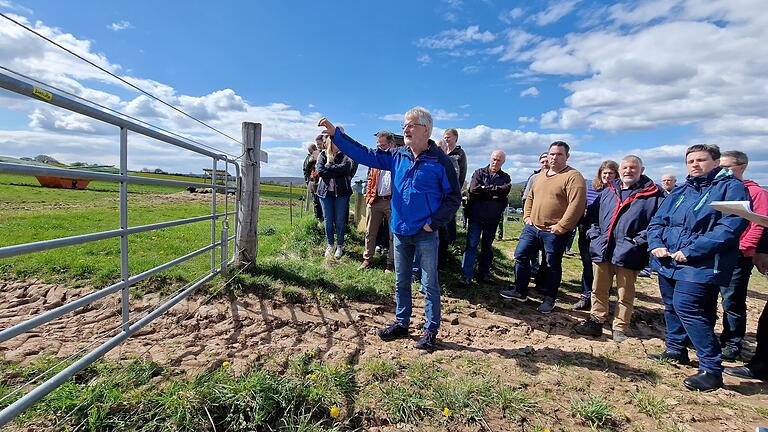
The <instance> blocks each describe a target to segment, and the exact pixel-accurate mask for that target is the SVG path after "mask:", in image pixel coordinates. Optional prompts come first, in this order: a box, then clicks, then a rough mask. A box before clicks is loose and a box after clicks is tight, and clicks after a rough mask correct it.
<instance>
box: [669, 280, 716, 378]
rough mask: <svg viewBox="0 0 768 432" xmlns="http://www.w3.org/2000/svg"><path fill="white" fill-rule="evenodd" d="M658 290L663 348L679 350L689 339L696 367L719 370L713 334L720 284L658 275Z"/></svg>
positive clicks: (712, 370)
mask: <svg viewBox="0 0 768 432" xmlns="http://www.w3.org/2000/svg"><path fill="white" fill-rule="evenodd" d="M659 290H660V291H661V298H662V300H664V321H665V323H666V326H667V335H666V336H665V338H664V343H665V344H666V350H667V351H668V352H670V353H674V354H681V353H683V352H684V351H685V350H686V347H685V346H686V343H687V342H688V340H690V341H691V343H693V346H694V348H696V356H697V357H698V358H699V370H702V371H707V372H712V373H716V374H720V373H722V372H723V365H722V363H721V361H720V353H721V351H720V342H719V341H718V340H717V336H716V335H715V322H716V321H717V295H718V294H719V292H720V290H719V287H718V286H717V285H712V284H702V283H696V282H688V281H679V280H674V279H670V278H668V277H665V276H662V275H659Z"/></svg>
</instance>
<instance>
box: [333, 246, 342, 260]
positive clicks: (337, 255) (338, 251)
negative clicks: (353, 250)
mask: <svg viewBox="0 0 768 432" xmlns="http://www.w3.org/2000/svg"><path fill="white" fill-rule="evenodd" d="M342 255H344V249H342V248H341V246H337V247H336V253H335V254H333V256H334V257H335V258H336V259H339V258H341V256H342Z"/></svg>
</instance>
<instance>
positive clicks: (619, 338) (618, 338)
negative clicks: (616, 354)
mask: <svg viewBox="0 0 768 432" xmlns="http://www.w3.org/2000/svg"><path fill="white" fill-rule="evenodd" d="M627 339H628V338H627V334H626V333H624V332H623V331H621V330H614V331H613V341H614V342H616V343H622V342H624V341H625V340H627Z"/></svg>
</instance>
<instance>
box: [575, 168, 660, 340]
mask: <svg viewBox="0 0 768 432" xmlns="http://www.w3.org/2000/svg"><path fill="white" fill-rule="evenodd" d="M643 171H645V167H643V161H642V160H641V159H640V158H639V157H637V156H635V155H628V156H624V159H622V160H621V164H619V178H617V179H614V180H611V181H610V182H609V183H608V184H607V186H606V187H605V188H604V189H603V190H602V192H600V195H599V196H598V197H597V199H596V200H595V202H594V203H593V204H592V205H593V207H592V212H593V214H595V215H596V217H597V220H593V221H590V222H591V224H590V228H589V230H588V231H587V238H589V241H590V243H589V252H590V255H591V258H592V262H594V263H595V265H594V267H593V268H594V271H595V278H594V280H593V282H592V299H591V300H592V306H591V310H590V314H591V316H590V317H589V319H588V320H586V321H584V322H582V323H581V324H578V325H577V326H576V332H577V333H579V334H583V335H586V336H601V335H602V334H603V324H604V323H605V322H606V320H607V319H608V295H609V291H610V289H611V285H612V284H613V280H614V277H615V279H616V288H617V290H618V302H617V305H616V313H615V317H614V320H613V340H614V341H615V342H623V341H624V340H626V339H627V336H626V332H627V329H628V328H629V323H630V320H631V318H632V310H633V307H634V301H635V281H636V280H637V274H638V273H639V272H640V270H641V269H643V268H644V267H645V266H646V265H648V259H649V255H648V239H647V230H648V224H649V223H650V222H651V218H652V217H653V215H654V214H655V213H656V210H658V208H659V205H660V204H661V202H662V201H663V200H664V195H663V193H662V191H661V189H660V188H659V187H658V186H657V185H656V183H654V182H653V180H651V179H650V178H648V177H647V176H645V175H643Z"/></svg>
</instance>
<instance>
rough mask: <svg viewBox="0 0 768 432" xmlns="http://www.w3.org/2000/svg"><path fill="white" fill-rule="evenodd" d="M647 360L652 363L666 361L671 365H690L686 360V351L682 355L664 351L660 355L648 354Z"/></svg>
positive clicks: (689, 361)
mask: <svg viewBox="0 0 768 432" xmlns="http://www.w3.org/2000/svg"><path fill="white" fill-rule="evenodd" d="M648 358H649V359H651V360H654V361H668V362H671V363H677V364H681V365H687V364H690V363H691V360H689V359H688V351H684V352H683V353H679V354H678V353H672V352H669V351H664V352H663V353H660V354H649V355H648Z"/></svg>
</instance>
